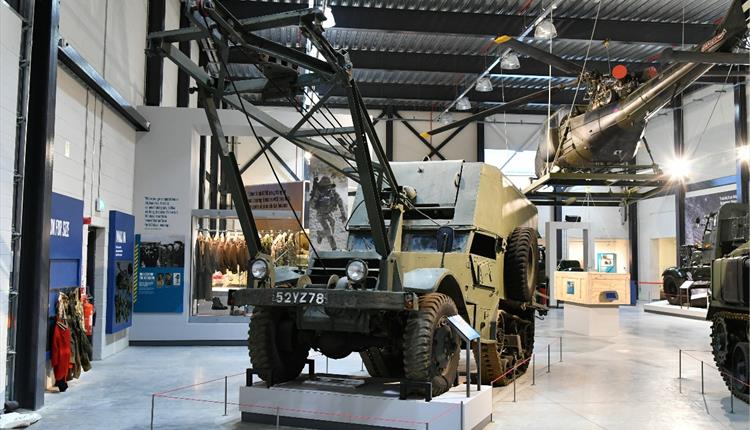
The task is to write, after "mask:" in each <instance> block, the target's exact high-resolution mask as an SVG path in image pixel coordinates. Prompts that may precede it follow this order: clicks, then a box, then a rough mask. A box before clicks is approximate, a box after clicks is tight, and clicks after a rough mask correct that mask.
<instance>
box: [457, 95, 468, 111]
mask: <svg viewBox="0 0 750 430" xmlns="http://www.w3.org/2000/svg"><path fill="white" fill-rule="evenodd" d="M470 109H471V102H470V101H469V98H468V97H466V96H463V97H461V98H460V99H458V101H457V102H456V110H461V111H463V110H470Z"/></svg>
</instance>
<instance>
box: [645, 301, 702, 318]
mask: <svg viewBox="0 0 750 430" xmlns="http://www.w3.org/2000/svg"><path fill="white" fill-rule="evenodd" d="M643 310H644V311H646V312H653V313H655V314H664V315H673V316H677V317H683V318H693V319H697V320H705V319H706V315H707V314H708V309H706V308H696V307H687V306H677V305H670V304H669V302H667V301H666V300H661V301H658V302H653V303H647V304H645V305H643Z"/></svg>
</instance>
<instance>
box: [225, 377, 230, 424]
mask: <svg viewBox="0 0 750 430" xmlns="http://www.w3.org/2000/svg"><path fill="white" fill-rule="evenodd" d="M228 380H229V377H228V376H225V377H224V416H227V387H228V385H229V383H228Z"/></svg>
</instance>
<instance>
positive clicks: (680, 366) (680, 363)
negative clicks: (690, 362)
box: [677, 350, 682, 394]
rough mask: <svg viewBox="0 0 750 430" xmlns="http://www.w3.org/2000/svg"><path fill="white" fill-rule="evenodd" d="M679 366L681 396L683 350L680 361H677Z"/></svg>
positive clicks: (678, 377)
mask: <svg viewBox="0 0 750 430" xmlns="http://www.w3.org/2000/svg"><path fill="white" fill-rule="evenodd" d="M677 362H678V363H679V364H678V365H679V369H680V370H679V371H678V376H677V379H678V380H679V381H680V394H682V350H680V359H679V360H678V361H677Z"/></svg>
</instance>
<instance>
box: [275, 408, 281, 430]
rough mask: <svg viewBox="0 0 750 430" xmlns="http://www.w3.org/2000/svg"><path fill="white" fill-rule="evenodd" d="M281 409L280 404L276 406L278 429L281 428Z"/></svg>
mask: <svg viewBox="0 0 750 430" xmlns="http://www.w3.org/2000/svg"><path fill="white" fill-rule="evenodd" d="M280 414H281V411H280V408H279V407H278V406H276V430H279V422H280V421H281V415H280Z"/></svg>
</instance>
